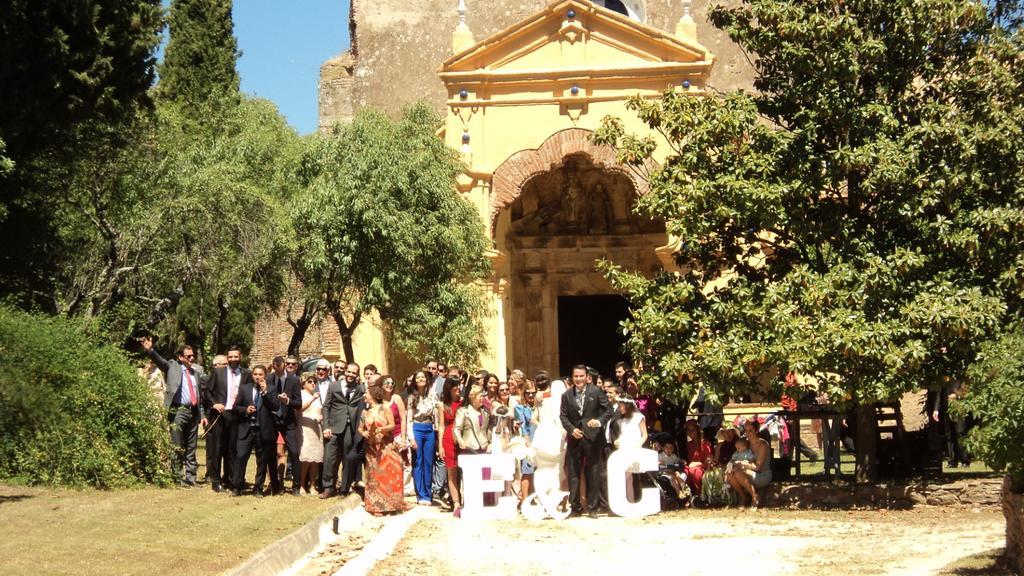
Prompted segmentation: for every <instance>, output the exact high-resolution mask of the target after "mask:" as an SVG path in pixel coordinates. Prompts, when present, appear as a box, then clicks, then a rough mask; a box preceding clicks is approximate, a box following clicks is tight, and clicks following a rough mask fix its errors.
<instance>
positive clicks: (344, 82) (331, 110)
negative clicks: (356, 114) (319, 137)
mask: <svg viewBox="0 0 1024 576" xmlns="http://www.w3.org/2000/svg"><path fill="white" fill-rule="evenodd" d="M354 68H355V57H354V56H352V53H351V52H345V53H344V54H341V55H340V56H335V57H334V58H331V59H330V60H328V61H326V62H324V63H323V64H322V65H321V66H320V82H319V83H318V84H317V102H318V104H319V108H320V109H319V120H320V121H319V128H320V130H321V131H325V130H329V129H330V128H331V127H333V126H334V125H335V124H339V123H346V122H349V121H351V120H352V114H353V110H352V72H353V69H354Z"/></svg>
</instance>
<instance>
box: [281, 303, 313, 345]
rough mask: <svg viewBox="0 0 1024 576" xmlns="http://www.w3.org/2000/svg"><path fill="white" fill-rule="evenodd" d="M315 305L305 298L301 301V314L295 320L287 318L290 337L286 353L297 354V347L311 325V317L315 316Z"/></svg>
mask: <svg viewBox="0 0 1024 576" xmlns="http://www.w3.org/2000/svg"><path fill="white" fill-rule="evenodd" d="M317 308H318V307H317V306H316V305H315V304H310V302H309V301H308V300H307V301H305V302H303V303H302V314H301V315H300V316H299V317H298V319H297V320H292V319H291V318H289V319H288V324H289V325H291V327H292V338H291V340H289V341H288V355H289V356H295V357H296V358H298V356H299V347H300V346H302V341H303V340H305V339H306V332H308V331H309V327H310V326H312V325H313V318H315V317H316V312H317Z"/></svg>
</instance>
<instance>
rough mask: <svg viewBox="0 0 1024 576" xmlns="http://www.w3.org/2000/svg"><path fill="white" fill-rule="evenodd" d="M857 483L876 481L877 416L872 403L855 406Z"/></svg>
mask: <svg viewBox="0 0 1024 576" xmlns="http://www.w3.org/2000/svg"><path fill="white" fill-rule="evenodd" d="M856 413H857V433H856V438H855V440H854V442H855V444H856V449H857V475H856V482H857V484H870V483H873V482H877V481H878V417H877V412H876V410H875V406H874V405H873V404H869V405H867V406H857V408H856Z"/></svg>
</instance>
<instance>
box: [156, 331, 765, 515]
mask: <svg viewBox="0 0 1024 576" xmlns="http://www.w3.org/2000/svg"><path fill="white" fill-rule="evenodd" d="M141 342H142V347H143V349H144V350H145V351H146V353H147V355H148V357H149V359H150V362H151V364H150V366H149V368H148V375H149V377H150V381H151V384H152V385H153V387H154V390H155V391H156V392H157V393H158V394H159V395H161V396H162V399H163V403H164V406H165V407H166V408H167V411H168V412H167V418H168V423H169V428H170V435H171V441H172V444H173V445H174V448H175V453H174V455H173V457H172V462H171V469H172V474H173V476H174V478H175V480H176V481H177V482H179V483H180V485H181V486H183V487H194V486H196V484H197V472H198V465H197V458H196V452H197V444H198V439H199V437H200V433H202V434H203V435H204V436H205V439H206V471H207V480H208V482H209V484H210V486H211V487H212V489H213V490H214V491H217V492H222V491H226V492H229V493H231V494H233V495H236V496H240V495H242V494H243V493H251V494H253V495H254V496H256V497H263V496H264V495H266V494H271V495H277V494H284V493H288V494H293V495H296V496H299V495H311V494H313V493H318V494H319V497H320V498H324V499H327V498H332V497H335V496H346V495H348V494H349V493H351V492H353V491H358V492H360V493H361V495H362V497H363V502H364V505H365V507H366V510H367V511H369V512H370V513H373V514H387V513H395V512H401V511H403V510H405V509H407V507H408V506H409V504H407V500H406V496H407V495H408V496H415V501H416V503H417V504H418V505H422V506H440V507H442V508H443V509H446V510H449V511H451V512H453V513H454V514H455V515H459V513H460V508H461V504H462V498H461V495H460V488H461V475H460V469H459V466H458V458H459V456H460V455H463V454H481V453H514V454H517V455H518V456H517V465H516V471H515V478H514V479H506V483H505V486H506V488H505V496H513V497H516V498H518V499H519V501H520V503H522V502H523V501H524V500H525V499H526V498H528V497H529V496H530V494H531V493H532V492H533V490H534V486H533V474H534V467H535V462H534V459H533V458H532V457H530V456H529V455H528V454H530V452H529V447H530V446H531V444H532V443H533V441H534V435H535V434H536V432H537V429H538V418H539V413H540V408H541V406H542V405H544V404H545V403H549V402H555V403H557V405H554V406H551V407H550V408H551V410H554V409H556V407H557V411H558V412H557V413H558V421H559V423H560V425H561V426H560V430H558V432H557V434H558V435H559V438H560V439H561V442H562V443H563V451H564V461H563V462H562V466H561V468H562V483H563V486H564V489H565V490H566V491H567V492H568V497H567V498H566V499H565V501H564V502H563V503H562V504H561V506H563V507H568V508H563V509H564V510H566V511H567V512H570V513H571V514H572V515H581V514H584V513H586V514H589V515H591V516H595V515H597V514H601V513H607V512H608V495H607V485H608V483H607V471H606V462H607V459H608V457H609V455H610V454H611V453H612V452H613V451H614V450H618V449H625V448H641V447H643V448H651V449H653V450H655V451H657V452H658V456H659V458H658V459H659V469H658V471H657V472H652V473H651V474H649V475H648V477H649V480H648V479H645V478H642V477H640V476H639V475H636V476H634V477H633V479H632V481H631V482H627V491H628V493H629V496H628V497H629V498H630V499H632V500H635V499H636V498H637V495H638V490H639V489H640V487H641V485H642V483H644V482H650V483H651V484H652V485H654V486H657V487H659V488H661V489H662V493H663V496H665V497H668V498H670V499H672V500H674V501H675V502H676V503H677V504H678V505H680V506H688V505H691V504H693V503H695V502H701V501H703V502H704V503H712V502H714V501H715V500H716V498H720V497H723V498H724V497H730V496H731V498H732V500H733V502H734V503H737V504H739V505H742V506H755V507H756V506H757V505H758V503H759V502H758V493H757V490H758V488H761V487H764V486H765V485H767V484H768V483H769V482H770V481H771V459H772V456H771V448H770V446H769V444H768V443H767V442H765V440H764V439H763V438H762V431H761V423H760V422H759V421H758V420H757V419H756V418H750V419H747V420H746V421H745V422H742V423H741V424H742V427H741V428H736V427H733V426H732V425H731V423H728V422H723V417H722V414H721V410H720V409H716V407H714V406H712V405H711V404H710V403H706V402H705V401H704V398H703V394H702V391H699V392H698V395H697V396H696V397H695V398H694V401H693V402H691V404H690V405H689V406H687V407H686V408H682V407H680V406H677V405H675V404H673V403H671V402H669V401H667V400H666V399H664V398H663V397H660V396H651V395H647V394H642V393H641V392H640V390H639V389H638V386H637V379H636V377H635V374H634V372H633V370H632V369H631V368H630V366H628V365H627V364H626V363H624V362H620V363H618V364H617V365H616V367H615V375H614V377H604V376H602V375H600V374H598V373H597V371H595V370H593V369H592V368H589V367H587V366H584V365H578V366H575V367H573V369H572V371H571V374H570V375H569V376H568V377H566V378H565V379H554V378H552V377H551V376H550V375H549V374H548V373H547V372H544V371H540V372H538V373H536V374H535V375H534V376H533V377H532V378H527V377H526V375H525V374H523V372H522V371H520V370H512V371H511V372H510V373H509V374H507V375H506V377H505V378H504V379H502V378H500V377H499V376H498V375H496V374H494V373H490V372H488V371H485V370H479V371H477V372H475V373H468V372H467V371H465V370H463V369H462V368H460V367H458V366H446V365H445V364H444V363H439V362H436V361H434V360H430V361H428V362H426V363H425V364H424V366H423V368H422V369H420V370H417V371H416V372H415V373H414V374H412V375H410V376H409V377H408V378H406V379H405V380H403V381H401V382H396V380H395V379H394V378H393V377H392V376H390V375H387V374H383V375H382V374H378V373H377V369H376V368H375V367H374V366H373V365H367V366H366V367H365V368H364V369H363V370H360V366H359V365H358V364H356V363H354V362H335V363H333V364H332V363H330V362H328V361H327V360H324V359H321V360H319V361H318V362H317V364H316V366H315V368H314V369H313V371H312V372H310V373H302V372H301V368H300V367H301V363H300V361H299V359H297V358H295V357H287V358H286V357H282V356H278V357H275V358H274V359H273V361H272V362H271V364H270V366H269V367H268V366H263V365H258V366H253V367H252V368H251V369H249V368H245V367H243V366H242V365H241V357H242V354H241V350H239V349H238V348H237V347H232V348H230V349H229V350H227V352H226V354H224V355H223V356H217V357H216V358H214V361H213V368H212V370H211V372H210V373H209V374H206V373H204V371H203V370H202V368H201V367H200V366H199V365H197V364H194V363H193V360H194V354H193V351H192V349H191V348H190V347H188V346H183V347H181V348H179V349H178V350H177V351H176V354H175V356H176V357H175V359H173V360H167V359H164V358H163V357H161V356H160V355H159V354H158V353H157V352H156V350H154V349H153V345H152V342H151V340H149V339H148V338H145V339H143V340H142V341H141ZM563 390H564V392H563ZM688 411H693V412H694V413H696V414H698V415H699V416H698V417H694V418H692V419H687V413H688ZM200 431H202V432H200ZM254 452H255V455H256V474H255V479H254V481H253V482H252V483H251V484H250V483H248V482H247V481H246V467H247V465H248V463H249V461H250V458H251V456H252V454H253V453H254ZM339 474H340V476H339ZM488 477H489V470H488V469H485V470H484V478H485V479H486V478H488ZM288 479H290V480H291V486H290V488H286V487H285V483H286V482H287V480H288ZM485 500H486V501H490V502H491V503H493V502H494V497H493V495H492V496H491V497H490V498H485ZM570 508H571V510H570Z"/></svg>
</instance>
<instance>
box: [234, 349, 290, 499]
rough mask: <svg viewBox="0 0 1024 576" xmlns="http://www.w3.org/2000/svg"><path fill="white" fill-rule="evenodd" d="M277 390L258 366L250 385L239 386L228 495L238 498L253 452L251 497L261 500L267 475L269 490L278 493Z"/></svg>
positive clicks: (265, 371) (262, 368)
mask: <svg viewBox="0 0 1024 576" xmlns="http://www.w3.org/2000/svg"><path fill="white" fill-rule="evenodd" d="M277 394H278V392H277V387H276V386H274V385H271V384H268V383H267V369H266V368H265V367H263V366H257V367H255V368H253V369H252V382H251V383H245V384H242V385H241V386H240V387H239V389H238V398H237V399H236V401H235V408H234V411H235V414H236V418H237V419H238V444H237V445H236V447H235V452H236V459H235V465H234V469H233V470H232V473H233V475H234V476H233V477H232V479H231V484H232V486H234V488H232V490H231V493H232V494H234V495H235V496H240V495H241V493H242V491H241V486H242V483H243V482H245V466H246V464H247V463H248V462H249V455H250V454H252V451H253V448H255V449H256V481H255V482H254V483H253V489H252V491H253V495H254V496H256V497H257V498H262V497H263V483H264V482H265V481H266V479H267V473H268V472H269V474H270V491H271V493H272V494H280V493H281V479H280V478H279V477H278V476H277V425H276V424H275V419H276V415H277V411H278V409H280V407H281V403H280V400H279V399H278V397H277Z"/></svg>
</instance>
